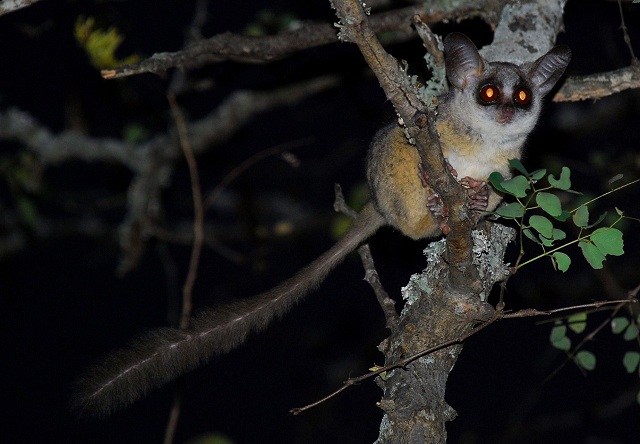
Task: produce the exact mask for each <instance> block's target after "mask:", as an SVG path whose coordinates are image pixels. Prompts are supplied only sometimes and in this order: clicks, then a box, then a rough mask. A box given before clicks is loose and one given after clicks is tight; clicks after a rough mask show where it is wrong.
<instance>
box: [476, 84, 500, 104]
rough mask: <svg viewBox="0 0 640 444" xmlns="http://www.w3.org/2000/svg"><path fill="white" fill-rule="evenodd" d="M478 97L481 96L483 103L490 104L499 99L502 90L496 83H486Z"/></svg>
mask: <svg viewBox="0 0 640 444" xmlns="http://www.w3.org/2000/svg"><path fill="white" fill-rule="evenodd" d="M478 97H479V98H480V102H481V103H483V104H485V105H489V104H491V103H494V102H495V101H496V100H498V98H499V97H500V91H499V90H498V88H497V87H496V86H494V85H491V84H489V85H484V86H483V87H482V88H480V91H478Z"/></svg>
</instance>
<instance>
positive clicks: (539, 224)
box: [529, 215, 553, 239]
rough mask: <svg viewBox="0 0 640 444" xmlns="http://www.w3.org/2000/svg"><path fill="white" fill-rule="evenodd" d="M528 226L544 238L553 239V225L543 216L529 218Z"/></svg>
mask: <svg viewBox="0 0 640 444" xmlns="http://www.w3.org/2000/svg"><path fill="white" fill-rule="evenodd" d="M529 225H531V227H532V228H533V229H535V230H536V231H537V232H538V233H540V234H541V235H543V236H544V237H546V238H548V239H551V238H553V224H552V223H551V221H550V220H549V219H547V218H546V217H544V216H538V215H534V216H531V217H530V218H529Z"/></svg>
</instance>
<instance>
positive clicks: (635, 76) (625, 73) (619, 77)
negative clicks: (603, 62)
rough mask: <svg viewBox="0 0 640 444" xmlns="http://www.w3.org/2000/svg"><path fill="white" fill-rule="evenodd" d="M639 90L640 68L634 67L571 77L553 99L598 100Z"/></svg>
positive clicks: (569, 100)
mask: <svg viewBox="0 0 640 444" xmlns="http://www.w3.org/2000/svg"><path fill="white" fill-rule="evenodd" d="M637 88H640V68H638V67H636V66H633V65H632V66H628V67H626V68H622V69H617V70H615V71H608V72H601V73H597V74H589V75H587V76H579V77H577V76H576V77H569V78H567V79H566V80H565V82H564V85H562V88H560V89H559V90H558V92H557V93H556V95H555V96H554V97H553V101H554V102H578V101H580V100H597V99H600V98H602V97H607V96H610V95H612V94H616V93H619V92H621V91H624V90H627V89H637Z"/></svg>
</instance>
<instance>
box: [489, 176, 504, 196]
mask: <svg viewBox="0 0 640 444" xmlns="http://www.w3.org/2000/svg"><path fill="white" fill-rule="evenodd" d="M488 180H489V183H490V184H491V186H492V187H493V188H495V189H496V190H497V191H500V192H501V193H507V194H509V192H508V191H507V190H505V189H504V188H503V186H502V182H504V177H502V174H500V173H498V172H497V171H494V172H493V173H491V174H489V179H488Z"/></svg>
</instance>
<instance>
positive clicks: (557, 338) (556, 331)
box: [549, 324, 571, 351]
mask: <svg viewBox="0 0 640 444" xmlns="http://www.w3.org/2000/svg"><path fill="white" fill-rule="evenodd" d="M549 341H550V342H551V345H553V346H554V347H555V348H557V349H559V350H564V351H567V350H569V349H570V348H571V339H569V338H568V337H567V327H566V326H565V325H562V324H560V325H555V326H554V327H553V328H552V329H551V334H550V335H549Z"/></svg>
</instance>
